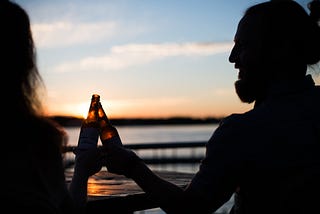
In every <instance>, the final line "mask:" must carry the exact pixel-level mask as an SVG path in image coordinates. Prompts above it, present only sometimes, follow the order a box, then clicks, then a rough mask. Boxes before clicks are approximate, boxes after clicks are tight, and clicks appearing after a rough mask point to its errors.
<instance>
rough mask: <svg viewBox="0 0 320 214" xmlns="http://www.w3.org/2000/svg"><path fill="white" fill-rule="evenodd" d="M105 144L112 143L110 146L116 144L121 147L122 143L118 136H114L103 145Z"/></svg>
mask: <svg viewBox="0 0 320 214" xmlns="http://www.w3.org/2000/svg"><path fill="white" fill-rule="evenodd" d="M107 143H112V144H116V145H118V146H122V141H121V139H120V136H114V137H112V138H110V139H107V140H104V141H103V144H107Z"/></svg>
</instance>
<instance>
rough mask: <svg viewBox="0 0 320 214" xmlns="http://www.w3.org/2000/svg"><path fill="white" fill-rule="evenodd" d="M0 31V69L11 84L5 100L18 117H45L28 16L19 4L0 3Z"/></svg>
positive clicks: (7, 87)
mask: <svg viewBox="0 0 320 214" xmlns="http://www.w3.org/2000/svg"><path fill="white" fill-rule="evenodd" d="M0 28H1V33H0V42H1V51H2V54H1V58H0V61H1V62H0V66H1V67H0V69H1V70H2V74H1V75H2V76H3V77H4V80H5V81H8V84H6V88H5V89H6V90H5V94H4V97H5V99H6V100H10V101H11V103H12V105H14V106H12V107H14V108H15V110H17V111H18V112H19V113H23V114H26V115H28V114H31V115H37V114H39V113H42V106H41V102H40V98H39V94H40V93H39V92H40V90H41V89H44V84H43V81H42V78H41V76H40V74H39V72H38V68H37V65H36V51H35V47H34V42H33V38H32V33H31V29H30V20H29V17H28V15H27V13H26V12H25V10H24V9H22V8H21V7H20V6H19V5H17V4H16V3H13V2H9V1H3V0H2V1H0ZM2 91H4V90H2ZM11 99H14V102H12V101H13V100H11Z"/></svg>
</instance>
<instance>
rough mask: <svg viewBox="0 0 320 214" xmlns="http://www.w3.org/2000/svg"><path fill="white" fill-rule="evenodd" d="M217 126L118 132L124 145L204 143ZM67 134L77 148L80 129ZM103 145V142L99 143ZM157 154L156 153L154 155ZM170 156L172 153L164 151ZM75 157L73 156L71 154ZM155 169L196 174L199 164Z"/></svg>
mask: <svg viewBox="0 0 320 214" xmlns="http://www.w3.org/2000/svg"><path fill="white" fill-rule="evenodd" d="M217 126H218V125H217V124H205V125H151V126H119V127H117V129H118V132H119V134H120V136H121V139H122V143H123V144H138V143H139V144H140V143H141V144H146V143H170V142H198V141H199V142H203V141H208V140H209V138H210V137H211V135H212V133H213V132H214V130H215V129H216V128H217ZM65 129H66V131H67V134H68V136H69V142H68V143H69V145H71V146H76V145H77V143H78V137H79V132H80V127H66V128H65ZM98 143H99V144H100V145H101V142H100V141H99V142H98ZM191 150H192V151H190V149H189V150H187V149H181V151H180V152H179V153H178V154H179V155H180V154H181V155H186V154H187V153H190V152H192V154H193V155H194V154H196V155H197V154H198V155H199V154H200V155H203V154H204V152H205V150H204V148H196V149H191ZM154 152H155V153H154ZM164 152H166V153H167V154H160V155H170V154H171V152H172V151H170V150H166V151H164ZM154 154H156V155H159V154H158V151H149V153H147V152H146V153H141V154H140V153H139V155H141V156H143V155H144V156H148V155H154ZM70 155H73V154H70ZM151 168H153V169H164V170H175V171H181V172H196V171H197V170H198V165H197V164H180V165H177V164H173V165H172V164H165V165H157V166H151ZM231 203H232V201H230V202H229V203H227V204H226V205H225V206H223V207H222V208H220V209H219V212H218V213H225V210H229V208H230V206H231ZM136 213H137V214H138V213H144V214H148V213H150V214H151V213H152V214H164V212H162V211H161V210H160V209H152V210H147V211H143V212H136Z"/></svg>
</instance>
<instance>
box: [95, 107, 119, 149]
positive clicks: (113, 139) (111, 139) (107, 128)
mask: <svg viewBox="0 0 320 214" xmlns="http://www.w3.org/2000/svg"><path fill="white" fill-rule="evenodd" d="M98 115H99V124H100V140H101V143H102V145H105V144H107V143H114V144H116V145H119V146H122V141H121V138H120V135H119V133H118V130H117V129H116V127H114V126H113V125H112V124H111V122H110V120H109V118H108V117H107V114H106V113H105V111H104V109H103V107H102V105H101V103H100V102H99V110H98Z"/></svg>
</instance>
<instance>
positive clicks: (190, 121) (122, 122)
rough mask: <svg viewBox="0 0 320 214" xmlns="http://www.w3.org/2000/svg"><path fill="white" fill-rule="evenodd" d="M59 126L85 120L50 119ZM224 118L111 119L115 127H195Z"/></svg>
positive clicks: (73, 118) (57, 117)
mask: <svg viewBox="0 0 320 214" xmlns="http://www.w3.org/2000/svg"><path fill="white" fill-rule="evenodd" d="M49 118H51V119H52V120H54V121H56V122H57V123H58V124H60V125H62V126H65V127H72V126H80V125H81V123H82V120H83V118H78V117H72V116H51V117H49ZM221 119H222V118H215V117H207V118H192V117H169V118H120V119H119V118H117V119H110V121H111V123H112V124H113V125H115V126H143V125H195V124H217V123H219V122H220V120H221Z"/></svg>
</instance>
